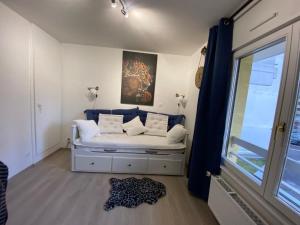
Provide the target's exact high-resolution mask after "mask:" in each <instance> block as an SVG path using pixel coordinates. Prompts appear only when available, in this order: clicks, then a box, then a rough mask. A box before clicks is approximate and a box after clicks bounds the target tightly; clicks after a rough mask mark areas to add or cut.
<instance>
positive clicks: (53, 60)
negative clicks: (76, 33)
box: [33, 27, 61, 160]
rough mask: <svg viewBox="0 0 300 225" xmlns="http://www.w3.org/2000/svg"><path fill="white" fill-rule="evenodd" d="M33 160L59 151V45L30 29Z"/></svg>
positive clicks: (36, 29)
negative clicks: (32, 88)
mask: <svg viewBox="0 0 300 225" xmlns="http://www.w3.org/2000/svg"><path fill="white" fill-rule="evenodd" d="M33 49H34V52H33V55H34V60H33V72H34V87H35V93H34V95H35V96H34V97H35V127H36V160H38V159H40V158H43V156H45V155H47V153H51V152H52V151H54V150H56V149H55V148H59V147H58V145H59V143H60V142H61V52H60V44H59V43H58V42H57V41H56V40H55V39H53V38H52V37H50V36H49V35H48V34H46V33H45V32H44V31H42V30H40V29H39V28H37V27H34V28H33Z"/></svg>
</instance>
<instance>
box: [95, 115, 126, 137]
mask: <svg viewBox="0 0 300 225" xmlns="http://www.w3.org/2000/svg"><path fill="white" fill-rule="evenodd" d="M123 117H124V116H123V115H111V114H101V113H100V114H99V122H98V126H99V128H100V133H101V134H122V133H123V129H122V124H123Z"/></svg>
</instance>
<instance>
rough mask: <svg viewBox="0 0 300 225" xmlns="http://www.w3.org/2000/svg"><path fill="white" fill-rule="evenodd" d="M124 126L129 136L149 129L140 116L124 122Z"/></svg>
mask: <svg viewBox="0 0 300 225" xmlns="http://www.w3.org/2000/svg"><path fill="white" fill-rule="evenodd" d="M122 127H123V129H124V130H125V131H126V133H127V134H128V135H129V136H134V135H139V134H142V133H144V132H145V131H147V129H146V128H145V127H144V125H143V123H142V121H141V120H140V117H139V116H137V117H135V118H134V119H133V120H130V121H129V122H127V123H124V124H123V125H122Z"/></svg>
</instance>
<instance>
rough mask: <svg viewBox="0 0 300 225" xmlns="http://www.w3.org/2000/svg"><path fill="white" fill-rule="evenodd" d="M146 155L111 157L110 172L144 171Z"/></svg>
mask: <svg viewBox="0 0 300 225" xmlns="http://www.w3.org/2000/svg"><path fill="white" fill-rule="evenodd" d="M147 161H148V159H147V158H146V157H117V156H116V157H113V165H112V172H114V173H146V172H147Z"/></svg>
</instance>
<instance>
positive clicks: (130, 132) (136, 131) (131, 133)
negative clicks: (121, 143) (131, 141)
mask: <svg viewBox="0 0 300 225" xmlns="http://www.w3.org/2000/svg"><path fill="white" fill-rule="evenodd" d="M147 130H148V129H147V128H146V127H144V126H142V127H129V128H127V130H126V133H127V135H128V136H136V135H139V134H142V133H144V132H146V131H147Z"/></svg>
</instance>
